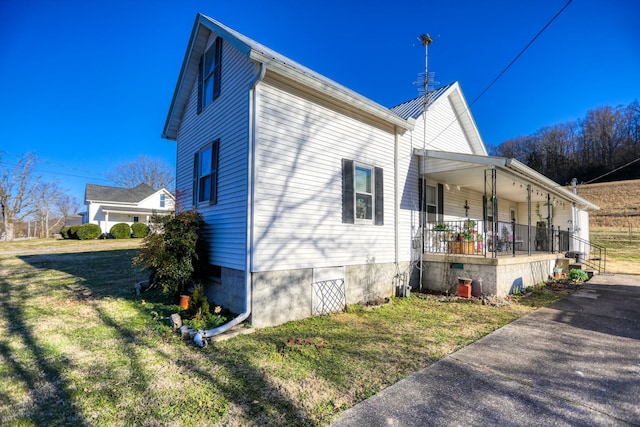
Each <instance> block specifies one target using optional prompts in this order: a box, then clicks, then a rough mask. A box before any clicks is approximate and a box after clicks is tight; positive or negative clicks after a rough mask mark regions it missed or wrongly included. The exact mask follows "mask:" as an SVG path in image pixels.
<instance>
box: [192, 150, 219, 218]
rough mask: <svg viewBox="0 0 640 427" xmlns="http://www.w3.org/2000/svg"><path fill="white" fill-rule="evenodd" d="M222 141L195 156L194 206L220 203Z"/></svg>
mask: <svg viewBox="0 0 640 427" xmlns="http://www.w3.org/2000/svg"><path fill="white" fill-rule="evenodd" d="M219 151H220V140H216V141H214V142H212V143H211V144H207V145H205V146H204V147H202V148H201V149H200V150H199V151H198V152H196V153H195V154H194V156H193V186H192V187H193V190H192V191H193V205H194V206H198V205H199V204H201V203H208V204H210V205H215V204H216V203H217V202H218V152H219Z"/></svg>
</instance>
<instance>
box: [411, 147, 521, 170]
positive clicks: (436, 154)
mask: <svg viewBox="0 0 640 427" xmlns="http://www.w3.org/2000/svg"><path fill="white" fill-rule="evenodd" d="M413 154H415V155H417V156H422V157H430V158H433V159H440V160H451V161H456V162H466V163H475V164H480V165H486V166H498V167H499V166H502V167H504V166H506V165H507V160H508V159H506V158H504V157H494V156H482V155H479V154H467V153H454V152H450V151H439V150H426V149H422V148H414V149H413Z"/></svg>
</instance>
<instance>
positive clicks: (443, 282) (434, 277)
mask: <svg viewBox="0 0 640 427" xmlns="http://www.w3.org/2000/svg"><path fill="white" fill-rule="evenodd" d="M558 258H562V255H560V254H535V255H531V256H516V257H501V258H483V257H474V256H452V255H437V254H433V255H431V254H428V255H424V256H423V259H422V265H423V268H424V272H423V277H422V286H423V287H424V288H426V289H430V290H433V291H437V292H443V293H447V292H448V293H450V294H455V293H456V291H457V278H458V277H461V276H466V277H471V278H472V279H473V290H474V295H480V291H479V287H480V279H482V293H483V294H484V295H496V296H499V297H504V296H506V295H509V294H512V293H514V292H516V290H518V291H521V290H523V289H525V288H527V287H529V286H534V285H537V284H539V283H541V282H543V281H545V280H546V279H548V278H549V277H550V276H553V268H554V267H555V265H556V260H557V259H558Z"/></svg>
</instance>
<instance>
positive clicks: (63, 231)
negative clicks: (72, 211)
mask: <svg viewBox="0 0 640 427" xmlns="http://www.w3.org/2000/svg"><path fill="white" fill-rule="evenodd" d="M69 228H71V227H69V226H65V227H62V229H61V230H60V235H61V236H62V238H63V239H68V238H69Z"/></svg>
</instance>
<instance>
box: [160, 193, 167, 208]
mask: <svg viewBox="0 0 640 427" xmlns="http://www.w3.org/2000/svg"><path fill="white" fill-rule="evenodd" d="M165 205H166V195H165V194H164V193H161V194H160V207H161V208H164V207H165Z"/></svg>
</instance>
